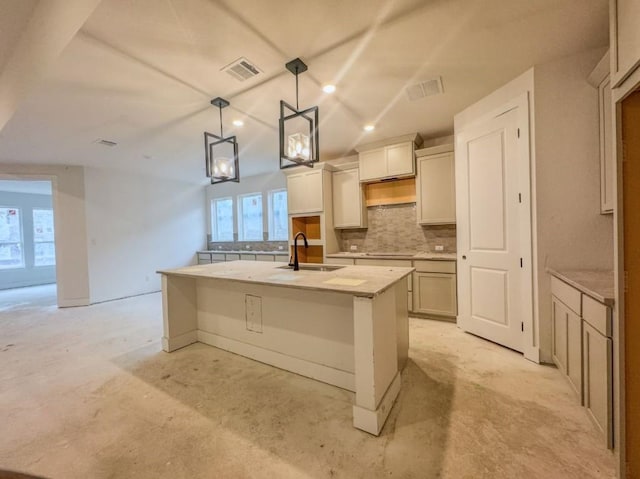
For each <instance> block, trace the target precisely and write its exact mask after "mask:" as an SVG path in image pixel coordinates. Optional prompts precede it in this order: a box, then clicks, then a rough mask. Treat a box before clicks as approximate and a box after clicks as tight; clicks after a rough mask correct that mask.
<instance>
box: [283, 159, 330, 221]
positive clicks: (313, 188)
mask: <svg viewBox="0 0 640 479" xmlns="http://www.w3.org/2000/svg"><path fill="white" fill-rule="evenodd" d="M322 200H323V197H322V170H316V171H309V172H305V173H298V174H295V175H289V176H288V177H287V204H288V208H289V214H298V213H314V212H319V211H322V210H323V205H322Z"/></svg>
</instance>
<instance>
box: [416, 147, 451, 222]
mask: <svg viewBox="0 0 640 479" xmlns="http://www.w3.org/2000/svg"><path fill="white" fill-rule="evenodd" d="M416 165H417V167H416V169H417V176H416V205H417V214H416V216H417V220H418V224H421V225H429V224H431V225H434V224H435V225H437V224H452V223H455V222H456V178H455V165H454V155H453V145H443V146H435V147H432V148H424V149H422V150H418V151H416Z"/></svg>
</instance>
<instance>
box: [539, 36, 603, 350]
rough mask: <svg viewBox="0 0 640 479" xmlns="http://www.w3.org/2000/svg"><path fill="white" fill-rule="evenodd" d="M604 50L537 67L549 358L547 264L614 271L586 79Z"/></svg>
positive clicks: (546, 325) (542, 289) (543, 336)
mask: <svg viewBox="0 0 640 479" xmlns="http://www.w3.org/2000/svg"><path fill="white" fill-rule="evenodd" d="M605 51H606V49H597V50H591V51H588V52H585V53H582V54H579V55H575V56H572V57H569V58H563V59H560V60H558V61H555V62H552V63H547V64H544V65H538V66H536V67H535V74H534V79H535V85H534V88H535V92H536V97H535V111H536V117H535V118H536V136H535V150H536V170H535V176H536V182H537V192H536V198H537V200H536V210H537V213H536V219H537V225H538V226H537V237H536V242H537V256H538V258H537V261H538V272H539V275H538V308H539V321H540V344H541V348H542V349H541V352H542V353H543V354H542V359H543V360H544V361H551V299H550V294H551V293H550V279H549V275H548V274H546V273H545V268H546V267H547V266H550V267H553V268H555V269H590V268H593V269H607V270H612V269H613V215H601V214H600V163H599V130H598V93H597V90H596V89H595V88H593V87H592V86H591V85H589V84H588V83H587V77H588V76H589V73H590V72H591V70H592V69H593V68H594V67H595V65H596V64H597V63H598V61H599V60H600V58H602V56H603V55H604V54H605Z"/></svg>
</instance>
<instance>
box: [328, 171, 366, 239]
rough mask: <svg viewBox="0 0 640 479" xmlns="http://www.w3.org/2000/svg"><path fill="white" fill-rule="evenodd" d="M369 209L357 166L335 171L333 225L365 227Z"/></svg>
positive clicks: (338, 226)
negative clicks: (365, 201)
mask: <svg viewBox="0 0 640 479" xmlns="http://www.w3.org/2000/svg"><path fill="white" fill-rule="evenodd" d="M366 226H367V210H366V207H365V206H364V198H363V192H362V185H361V184H360V177H359V174H358V169H357V168H352V169H349V170H342V171H335V172H334V173H333V227H334V228H364V227H366Z"/></svg>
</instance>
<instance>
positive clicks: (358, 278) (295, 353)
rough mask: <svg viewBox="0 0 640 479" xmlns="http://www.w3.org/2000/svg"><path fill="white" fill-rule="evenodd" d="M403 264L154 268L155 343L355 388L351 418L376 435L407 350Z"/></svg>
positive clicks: (395, 391) (407, 272)
mask: <svg viewBox="0 0 640 479" xmlns="http://www.w3.org/2000/svg"><path fill="white" fill-rule="evenodd" d="M303 266H305V265H303ZM411 272H412V268H387V267H358V266H346V267H344V268H341V269H337V270H336V271H309V270H304V269H301V270H300V271H296V272H294V271H292V270H290V269H281V266H279V265H277V264H275V263H271V264H269V263H265V262H255V261H235V262H230V263H219V264H210V265H202V266H190V267H186V268H180V269H176V270H168V271H160V273H161V274H162V304H163V324H164V336H163V338H162V346H163V349H164V350H165V351H167V352H170V351H174V350H176V349H178V348H181V347H184V346H187V345H189V344H192V343H194V342H197V341H199V342H203V343H205V344H209V345H212V346H216V347H218V348H221V349H225V350H227V351H231V352H234V353H236V354H240V355H242V356H246V357H249V358H252V359H255V360H258V361H261V362H264V363H267V364H270V365H273V366H276V367H279V368H281V369H285V370H288V371H292V372H295V373H297V374H301V375H303V376H307V377H310V378H313V379H316V380H319V381H323V382H326V383H329V384H332V385H335V386H339V387H341V388H344V389H347V390H350V391H354V392H355V404H354V406H353V424H354V426H355V427H357V428H359V429H362V430H364V431H367V432H369V433H371V434H375V435H378V434H379V433H380V430H381V429H382V426H383V425H384V422H385V421H386V419H387V417H388V415H389V412H390V410H391V407H392V406H393V403H394V401H395V399H396V397H397V395H398V392H399V390H400V383H401V377H400V371H401V369H402V367H403V366H404V364H405V362H406V359H407V354H408V346H409V329H408V311H407V302H406V297H407V278H408V277H409V276H410V274H411Z"/></svg>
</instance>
